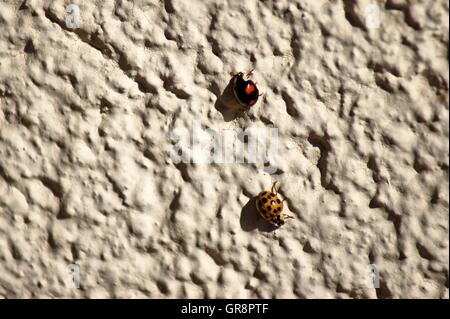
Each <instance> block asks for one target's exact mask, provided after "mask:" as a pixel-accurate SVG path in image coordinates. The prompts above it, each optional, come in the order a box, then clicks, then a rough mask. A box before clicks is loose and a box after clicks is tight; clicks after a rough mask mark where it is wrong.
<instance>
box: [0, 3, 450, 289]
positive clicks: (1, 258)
mask: <svg viewBox="0 0 450 319" xmlns="http://www.w3.org/2000/svg"><path fill="white" fill-rule="evenodd" d="M69 3H70V2H69V1H43V0H30V1H1V2H0V296H2V297H26V298H28V297H119V298H121V297H151V298H154V297H170V298H175V297H181V298H182V297H200V298H202V297H208V298H214V297H243V298H247V297H256V298H271V297H275V298H424V297H427V298H448V264H449V255H448V253H449V251H448V249H449V247H448V246H449V238H448V235H449V230H448V222H449V214H448V209H449V200H448V197H449V184H448V167H449V149H448V126H449V120H448V111H449V110H448V94H447V92H448V84H449V78H448V71H449V66H448V50H447V45H448V12H449V4H448V2H447V1H443V0H439V1H431V0H422V1H415V0H414V1H412V0H411V1H406V0H404V1H402V0H395V1H394V0H385V1H378V2H377V3H378V5H379V8H380V11H381V24H380V25H379V28H375V29H374V28H368V27H367V22H366V16H365V15H366V13H365V11H364V8H366V6H367V4H370V2H369V1H349V0H342V1H341V0H336V1H315V0H311V1H300V0H297V1H233V0H229V1H219V0H217V1H200V0H195V1H194V0H192V1H191V0H189V1H187V0H186V1H181V0H166V1H164V2H163V1H157V0H136V1H125V0H123V1H121V0H117V1H112V0H107V1H75V0H74V1H73V3H76V4H78V5H79V7H80V13H81V26H80V28H79V29H76V30H71V29H69V28H67V26H66V24H65V7H66V6H67V5H68V4H69ZM252 67H255V68H256V72H255V80H256V81H257V82H258V86H259V88H260V90H261V91H263V92H264V93H265V95H264V96H263V97H262V98H261V99H260V101H258V103H257V104H256V106H255V107H254V109H253V110H252V111H251V112H249V113H248V114H247V113H246V114H241V115H239V116H237V117H235V118H234V117H232V118H229V117H227V116H226V114H225V112H222V111H223V110H221V109H220V108H218V107H217V101H218V98H219V97H220V95H221V93H222V91H223V90H224V89H225V87H226V86H227V84H228V81H229V80H230V74H231V73H233V72H237V71H246V70H249V69H251V68H252ZM193 120H197V121H200V122H201V124H202V125H203V126H204V127H206V128H214V129H229V128H243V129H244V128H247V127H252V126H255V127H265V128H270V127H274V128H278V141H279V151H278V154H279V156H280V160H279V162H278V164H277V171H276V173H275V174H272V175H270V174H268V173H266V172H264V171H263V170H261V169H260V168H261V167H259V166H258V165H256V164H251V163H243V164H238V163H236V164H211V165H206V164H205V165H200V164H175V163H174V162H173V161H172V160H171V157H170V151H171V150H172V149H173V145H174V141H173V140H172V139H171V138H170V135H171V132H172V131H173V129H174V128H175V127H187V128H189V127H191V123H192V121H193ZM274 180H278V181H280V182H281V189H280V193H281V194H282V195H283V196H285V197H286V198H287V202H286V203H287V205H286V206H287V208H286V209H287V210H288V211H289V212H291V213H292V214H293V215H295V216H296V219H295V220H293V221H290V222H289V223H288V224H286V225H285V226H283V227H281V228H279V229H277V230H273V229H269V228H267V227H266V224H265V222H264V221H263V220H261V219H260V218H259V217H257V215H255V211H254V207H253V202H252V197H253V196H255V195H257V194H258V193H259V192H260V191H261V190H263V189H268V188H270V186H271V184H272V182H273V181H274ZM72 263H75V264H77V265H79V267H80V280H81V282H80V289H70V288H67V287H66V285H65V282H66V280H67V276H68V271H67V267H68V265H69V264H72ZM370 264H375V265H376V267H377V268H378V270H379V273H380V288H379V289H374V288H373V287H371V286H370V285H368V284H367V274H368V267H369V265H370Z"/></svg>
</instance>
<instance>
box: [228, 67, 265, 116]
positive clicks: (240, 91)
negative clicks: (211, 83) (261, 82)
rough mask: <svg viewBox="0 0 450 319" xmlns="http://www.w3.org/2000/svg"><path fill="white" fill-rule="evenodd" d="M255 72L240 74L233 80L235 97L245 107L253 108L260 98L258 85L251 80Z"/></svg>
mask: <svg viewBox="0 0 450 319" xmlns="http://www.w3.org/2000/svg"><path fill="white" fill-rule="evenodd" d="M252 73H253V70H251V71H250V72H247V73H246V74H244V73H242V72H239V73H237V74H236V75H235V76H234V77H233V78H232V80H231V81H232V88H233V93H234V97H235V98H236V100H237V101H238V102H239V104H240V105H242V106H243V107H246V108H248V107H251V106H253V105H254V104H255V103H256V101H258V97H259V96H260V94H259V90H258V88H257V87H256V83H255V82H253V81H252V80H250V77H251V75H252Z"/></svg>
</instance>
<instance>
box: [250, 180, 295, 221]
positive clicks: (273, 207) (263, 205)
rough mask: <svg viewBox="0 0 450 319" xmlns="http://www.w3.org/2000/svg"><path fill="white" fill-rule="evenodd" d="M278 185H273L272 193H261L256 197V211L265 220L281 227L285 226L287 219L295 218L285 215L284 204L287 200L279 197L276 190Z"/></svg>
mask: <svg viewBox="0 0 450 319" xmlns="http://www.w3.org/2000/svg"><path fill="white" fill-rule="evenodd" d="M276 183H277V182H274V183H273V185H272V189H271V191H262V192H261V193H259V195H258V196H257V197H256V209H257V210H258V212H259V213H260V214H261V216H262V217H263V218H264V219H265V220H267V221H268V222H270V223H271V224H273V225H275V226H277V227H280V226H282V225H284V223H285V222H286V220H287V219H290V218H294V216H292V215H289V214H286V213H283V207H284V205H283V202H284V201H285V200H286V198H285V199H283V200H281V199H280V198H279V197H278V191H277V190H275V185H276Z"/></svg>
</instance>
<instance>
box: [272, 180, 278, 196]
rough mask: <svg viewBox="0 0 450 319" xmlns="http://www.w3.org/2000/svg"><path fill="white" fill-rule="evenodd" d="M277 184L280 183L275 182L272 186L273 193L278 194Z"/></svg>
mask: <svg viewBox="0 0 450 319" xmlns="http://www.w3.org/2000/svg"><path fill="white" fill-rule="evenodd" d="M277 183H278V181H275V182H273V185H272V193H275V194H278V190H277V189H275V185H276V184H277ZM274 190H275V191H274Z"/></svg>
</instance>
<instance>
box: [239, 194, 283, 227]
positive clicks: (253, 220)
mask: <svg viewBox="0 0 450 319" xmlns="http://www.w3.org/2000/svg"><path fill="white" fill-rule="evenodd" d="M255 200H256V197H253V198H251V199H250V200H249V201H248V202H247V204H245V206H244V207H243V208H242V211H241V219H240V223H241V228H242V230H244V231H246V232H249V231H252V230H254V229H258V230H259V231H262V232H267V233H268V232H272V231H274V230H276V229H277V227H276V226H274V225H272V224H271V223H269V222H268V221H266V220H265V219H264V218H263V217H262V216H261V215H260V214H259V212H258V210H257V209H256V205H255Z"/></svg>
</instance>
